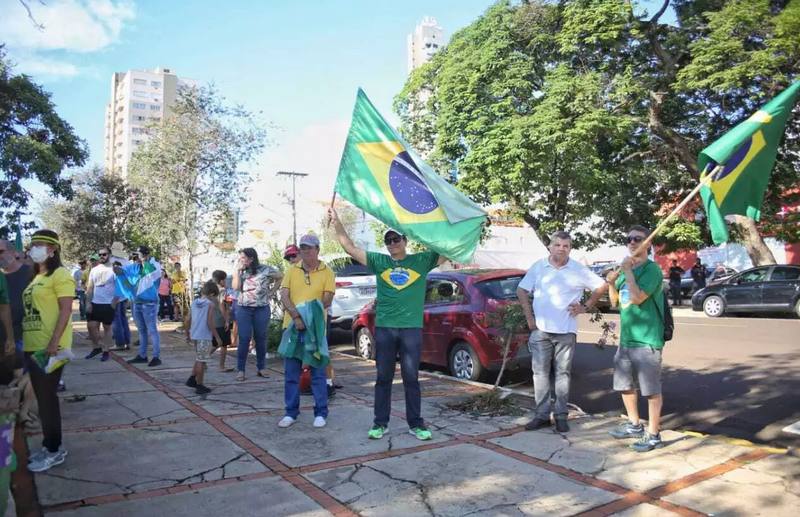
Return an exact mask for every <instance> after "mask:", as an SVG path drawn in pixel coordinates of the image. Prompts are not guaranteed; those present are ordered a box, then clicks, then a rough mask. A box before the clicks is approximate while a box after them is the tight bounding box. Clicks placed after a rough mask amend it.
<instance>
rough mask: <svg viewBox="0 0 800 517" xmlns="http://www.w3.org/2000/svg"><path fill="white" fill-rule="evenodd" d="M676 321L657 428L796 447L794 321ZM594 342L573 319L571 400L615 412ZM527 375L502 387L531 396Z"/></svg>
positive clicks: (343, 337)
mask: <svg viewBox="0 0 800 517" xmlns="http://www.w3.org/2000/svg"><path fill="white" fill-rule="evenodd" d="M675 318H676V328H675V336H674V338H673V340H672V341H670V342H669V343H667V346H666V348H665V351H664V370H663V383H664V385H663V391H664V411H663V412H664V420H663V425H664V426H665V427H668V428H671V429H684V430H694V431H700V432H705V433H713V434H724V435H727V436H731V437H736V438H745V439H748V440H752V441H755V442H760V443H770V444H773V445H784V446H787V445H788V446H794V447H800V436H797V435H789V434H785V433H783V432H782V431H781V429H783V428H784V427H786V426H787V425H790V424H792V423H794V422H797V421H800V320H798V319H796V318H794V319H793V318H788V317H787V318H761V317H757V318H745V317H730V318H716V319H712V318H707V317H705V316H704V315H703V314H701V313H691V311H689V310H687V309H683V310H677V311H675ZM607 319H608V320H615V319H618V318H617V316H615V315H608V316H607ZM599 336H600V331H599V328H598V326H597V324H592V323H589V322H588V319H586V318H583V319H582V320H581V321H580V332H579V335H578V341H579V342H580V344H579V346H578V349H577V350H576V354H575V361H574V363H573V367H572V389H571V394H570V401H571V402H573V403H575V404H577V405H578V406H579V407H581V408H582V409H583V410H584V411H586V412H588V413H608V412H620V411H621V409H622V403H621V401H620V399H619V395H617V394H616V393H614V392H613V391H612V390H611V380H612V372H613V357H614V353H615V352H616V347H615V346H609V347H605V348H604V349H602V350H600V349H598V348H596V347H595V346H593V343H595V342H596V341H597V339H598V338H599ZM334 339H335V341H336V342H338V343H340V346H339V347H337V348H339V349H340V350H346V351H352V346H350V345H349V343H350V338H349V336H348V334H347V333H346V332H343V331H342V332H337V334H336V336H335V337H334ZM529 375H530V374H529V373H526V372H512V374H511V375H510V377H509V382H510V383H513V384H516V386H515V388H516V389H520V390H527V391H529V392H532V386H531V383H530V381H527V380H528V379H530V377H529ZM526 381H527V382H526ZM640 406H641V407H640V411H642V415H643V416H644V415H646V406H645V404H644V403H641V404H640Z"/></svg>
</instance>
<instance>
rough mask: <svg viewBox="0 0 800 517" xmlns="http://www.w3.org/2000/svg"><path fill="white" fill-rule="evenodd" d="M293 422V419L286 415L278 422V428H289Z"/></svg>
mask: <svg viewBox="0 0 800 517" xmlns="http://www.w3.org/2000/svg"><path fill="white" fill-rule="evenodd" d="M294 422H295V420H294V418H292V417H290V416H289V415H286V416H285V417H283V418H281V420H280V422H278V427H289V426H290V425H292V424H293V423H294Z"/></svg>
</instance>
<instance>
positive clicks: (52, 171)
mask: <svg viewBox="0 0 800 517" xmlns="http://www.w3.org/2000/svg"><path fill="white" fill-rule="evenodd" d="M87 156H88V151H87V149H86V143H85V142H84V141H83V140H81V139H80V138H78V137H77V136H76V135H75V133H74V132H73V129H72V126H70V125H69V124H68V123H67V122H66V121H65V120H64V119H62V118H61V117H60V116H59V115H58V113H56V110H55V106H54V105H53V103H52V101H51V100H50V94H49V93H47V92H46V91H45V90H44V89H43V88H42V87H41V86H39V85H38V84H36V83H34V82H33V81H32V80H31V78H30V77H28V76H27V75H24V74H23V75H16V74H14V73H13V70H12V67H11V65H10V63H9V61H8V59H7V58H6V54H5V51H4V49H3V46H2V45H0V172H2V177H0V237H7V236H8V234H9V232H10V230H11V228H12V227H13V226H15V225H16V224H18V223H19V221H20V219H21V218H22V216H24V215H26V214H27V213H28V205H29V203H30V199H31V193H30V192H29V191H28V190H27V188H26V183H27V182H29V181H31V180H35V181H39V182H40V183H42V184H44V185H45V186H47V187H49V188H50V191H51V193H52V195H53V196H57V197H64V198H67V199H69V198H70V197H71V196H72V185H71V182H70V180H69V179H68V178H65V177H63V176H62V171H63V170H64V169H67V168H70V167H81V166H82V165H83V164H84V162H85V161H86V157H87ZM30 225H31V224H28V225H27V226H30Z"/></svg>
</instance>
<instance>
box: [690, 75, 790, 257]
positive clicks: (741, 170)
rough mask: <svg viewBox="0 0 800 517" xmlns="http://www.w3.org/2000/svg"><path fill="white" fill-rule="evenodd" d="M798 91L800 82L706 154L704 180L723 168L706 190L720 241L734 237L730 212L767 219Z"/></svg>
mask: <svg viewBox="0 0 800 517" xmlns="http://www.w3.org/2000/svg"><path fill="white" fill-rule="evenodd" d="M798 92H800V81H798V82H795V83H794V84H792V85H791V86H789V87H788V88H787V89H786V90H784V91H783V92H782V93H781V94H780V95H778V96H777V97H775V98H774V99H772V100H771V101H769V102H768V103H767V104H766V105H765V106H764V107H763V108H761V109H760V110H758V111H757V112H755V114H753V115H752V116H751V117H750V118H748V119H747V120H745V121H744V122H742V123H740V124H739V125H737V126H736V127H734V128H733V129H731V130H730V131H728V132H727V133H725V134H724V135H722V137H721V138H719V139H718V140H716V141H715V142H714V143H713V144H711V145H709V146H708V147H706V148H705V149H703V150H702V151H701V152H700V156H699V157H698V159H697V166H698V169H699V170H701V171H703V172H702V176H701V180H702V179H705V177H706V176H707V175H708V174H711V172H712V171H713V170H714V169H715V167H717V165H722V166H723V167H722V170H721V171H718V172H717V173H715V174H714V177H713V179H712V181H711V184H710V185H707V186H704V187H702V188H701V189H700V196H701V197H702V198H703V204H704V205H705V209H706V216H707V217H708V224H709V227H710V228H711V236H712V238H713V239H714V243H715V244H720V243H723V242H727V241H728V229H727V227H726V226H725V216H726V215H729V214H739V215H746V216H747V217H749V218H751V219H753V220H755V221H758V220H759V218H760V217H761V204H762V202H763V200H764V191H765V190H766V188H767V184H768V183H769V175H770V172H771V171H772V166H773V165H774V164H775V157H776V156H777V154H778V146H779V144H780V142H781V137H782V136H783V132H784V130H785V127H786V120H787V119H788V118H789V115H790V114H791V112H792V107H793V106H794V104H795V102H796V101H797V96H798Z"/></svg>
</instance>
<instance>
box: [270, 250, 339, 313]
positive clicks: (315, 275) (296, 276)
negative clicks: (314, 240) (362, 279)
mask: <svg viewBox="0 0 800 517" xmlns="http://www.w3.org/2000/svg"><path fill="white" fill-rule="evenodd" d="M284 288H286V289H289V299H290V300H291V301H292V303H293V304H295V306H297V305H299V304H301V303H303V302H308V301H311V300H319V301H322V294H323V293H325V292H328V293H335V292H336V278H335V276H334V274H333V270H332V269H331V268H329V267H328V266H327V265H326V264H325V263H324V262H320V263H319V266H317V269H315V270H314V271H309V272H308V273H306V271H305V270H304V269H303V263H302V262H298V263H297V264H295V265H294V266H292V267H290V268H289V269H288V271H287V272H286V275H285V276H284V277H283V281H282V282H281V289H284ZM291 321H292V317H291V316H290V315H289V312H288V311H285V312H284V313H283V328H286V327H288V326H289V323H290V322H291Z"/></svg>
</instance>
